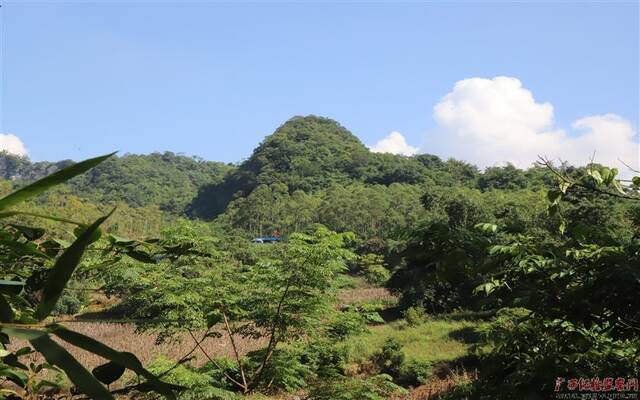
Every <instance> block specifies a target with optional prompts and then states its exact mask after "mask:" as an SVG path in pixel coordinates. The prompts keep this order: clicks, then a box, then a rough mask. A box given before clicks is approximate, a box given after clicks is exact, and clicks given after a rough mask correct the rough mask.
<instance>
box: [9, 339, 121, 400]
mask: <svg viewBox="0 0 640 400" xmlns="http://www.w3.org/2000/svg"><path fill="white" fill-rule="evenodd" d="M2 330H3V331H4V332H5V333H7V334H9V335H10V336H15V337H18V338H21V339H26V340H28V341H29V342H30V343H31V345H32V346H33V348H34V349H36V350H37V351H38V352H40V353H41V354H42V355H43V356H44V358H45V359H46V360H47V362H48V363H49V364H52V365H56V366H58V367H60V368H61V369H62V370H63V371H64V372H65V373H66V374H67V376H68V377H69V380H71V382H73V384H74V385H75V386H76V387H77V388H78V389H79V390H80V391H81V392H82V393H84V394H86V395H87V396H89V397H90V398H91V399H95V400H112V399H113V396H112V395H111V393H109V391H108V390H107V389H106V388H105V387H104V386H102V384H101V383H100V382H98V380H97V379H96V378H94V377H93V375H91V373H89V371H87V370H86V369H85V368H84V367H83V366H82V365H81V364H80V363H79V362H78V361H77V360H76V359H75V358H73V356H72V355H71V354H69V352H68V351H66V350H65V349H64V348H63V347H62V346H60V345H59V344H58V343H56V342H55V341H53V340H52V339H51V338H50V337H49V335H48V334H47V333H46V332H43V331H38V330H35V329H23V328H2Z"/></svg>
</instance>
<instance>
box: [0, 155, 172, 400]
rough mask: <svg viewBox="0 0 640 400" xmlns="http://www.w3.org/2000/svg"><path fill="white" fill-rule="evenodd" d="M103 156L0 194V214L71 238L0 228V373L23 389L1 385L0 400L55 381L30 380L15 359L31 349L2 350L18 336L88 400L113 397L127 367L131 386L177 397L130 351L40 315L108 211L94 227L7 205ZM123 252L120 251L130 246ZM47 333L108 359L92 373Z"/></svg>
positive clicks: (36, 230) (13, 226)
mask: <svg viewBox="0 0 640 400" xmlns="http://www.w3.org/2000/svg"><path fill="white" fill-rule="evenodd" d="M109 156H111V155H106V156H102V157H97V158H94V159H89V160H86V161H83V162H80V163H77V164H73V165H71V166H69V167H67V168H64V169H62V170H59V171H57V172H55V173H54V174H52V175H49V176H47V177H45V178H43V179H41V180H39V181H36V182H34V183H33V184H31V185H28V186H26V187H24V188H22V189H20V190H18V191H15V192H13V193H11V194H9V195H7V196H5V197H4V198H2V199H0V218H10V217H14V216H16V215H24V214H28V215H30V216H32V217H38V218H44V219H49V220H55V221H59V222H64V223H71V224H73V225H75V226H76V229H75V235H76V239H75V240H74V241H73V243H70V244H69V243H65V242H64V241H60V240H55V239H53V238H47V239H44V238H45V237H46V236H45V234H46V232H45V230H44V229H42V228H39V227H33V226H23V225H18V224H8V225H5V226H3V227H2V229H0V257H1V261H2V264H3V270H2V276H0V278H1V279H0V343H1V348H0V359H1V361H0V376H1V377H3V378H4V379H6V380H7V381H9V382H12V383H13V384H15V385H16V387H18V388H20V389H22V392H18V391H14V390H11V389H7V388H1V389H0V397H2V398H4V397H10V396H18V397H21V396H22V395H25V394H26V395H29V393H28V391H36V392H37V391H38V390H40V389H41V388H42V387H44V386H55V384H54V383H53V382H48V381H45V380H43V381H40V382H39V383H35V384H34V383H33V382H32V381H31V380H30V379H29V378H30V375H31V372H32V370H33V369H34V367H29V366H26V365H25V364H23V363H22V362H21V361H20V359H21V357H24V356H26V355H28V354H29V353H31V350H30V349H29V348H23V349H19V350H17V351H9V350H7V345H9V344H10V342H11V340H12V339H16V338H19V339H24V340H27V341H29V343H30V345H31V346H32V347H33V349H35V350H36V351H37V352H39V353H40V354H41V355H42V356H43V357H44V359H45V360H46V363H45V364H41V365H40V367H37V368H36V369H39V370H40V369H42V368H47V369H54V368H56V367H57V368H59V369H60V370H62V371H64V372H65V374H66V375H67V377H68V378H69V380H70V381H71V382H72V383H73V384H74V385H75V386H76V388H77V389H78V390H79V391H80V392H82V393H84V394H86V395H87V396H89V397H90V398H93V399H112V398H113V396H112V394H111V393H110V392H109V391H108V389H107V388H106V387H105V386H104V385H103V383H110V382H113V381H115V380H116V379H118V378H119V377H120V376H121V375H122V374H123V373H124V371H125V369H129V370H131V371H133V372H134V373H136V374H137V375H138V376H140V377H144V378H145V382H144V383H142V384H140V385H136V386H137V387H138V388H141V387H143V386H146V388H147V389H150V390H155V391H157V392H158V393H161V394H162V395H164V396H165V397H167V398H175V396H174V394H173V391H172V389H171V388H170V387H169V385H167V384H166V383H164V382H161V381H160V380H159V379H158V378H157V377H155V376H154V375H152V374H151V373H150V372H148V371H147V370H146V369H145V368H143V366H142V364H141V363H140V361H139V360H138V359H137V358H136V357H135V355H133V354H131V353H124V352H119V351H116V350H114V349H112V348H110V347H108V346H106V345H104V344H102V343H100V342H98V341H96V340H94V339H92V338H90V337H88V336H85V335H82V334H79V333H76V332H73V331H70V330H68V329H66V328H64V327H62V326H60V325H56V324H49V325H44V321H45V319H46V318H47V317H48V316H49V315H50V314H51V312H52V311H53V310H54V308H55V306H56V303H57V302H58V300H59V299H60V297H61V296H62V294H63V291H64V288H65V286H66V285H67V283H68V282H69V280H70V279H71V276H72V275H73V273H74V272H75V270H76V269H77V267H78V266H79V264H80V261H81V259H82V256H83V254H84V252H85V251H86V250H87V248H88V247H89V246H90V245H91V244H92V243H94V242H96V241H97V240H98V239H99V238H100V236H101V235H102V233H101V230H100V226H101V225H102V223H103V222H104V221H105V220H106V219H107V218H108V217H109V216H110V215H111V213H109V214H108V215H105V216H103V217H101V218H98V219H97V220H96V221H95V222H93V223H92V224H83V223H78V222H74V221H71V220H65V219H60V218H57V217H53V216H49V215H41V214H35V213H30V212H24V211H16V210H15V209H12V208H11V207H13V206H15V205H17V204H20V203H21V202H23V201H25V200H27V199H29V198H33V197H35V196H37V195H39V194H41V193H42V192H44V191H46V190H47V189H49V188H51V187H53V186H56V185H58V184H60V183H63V182H65V181H67V180H69V179H71V178H73V177H74V176H77V175H79V174H81V173H83V172H85V171H87V170H89V169H90V168H92V167H94V166H95V165H97V164H99V163H101V162H102V161H104V160H105V159H107V158H108V157H109ZM122 250H123V251H122V252H123V253H125V254H126V253H127V252H128V250H132V248H131V247H129V248H126V249H125V248H123V249H122ZM134 251H135V250H134ZM107 253H108V251H107ZM53 336H55V337H57V338H58V339H59V340H62V341H63V342H66V343H68V344H71V345H73V346H76V347H78V348H81V349H83V350H86V351H89V352H91V353H94V354H96V355H99V356H101V357H102V358H104V359H106V360H108V363H107V364H104V365H103V366H102V367H101V368H99V369H95V370H94V371H93V374H92V373H89V372H88V371H87V370H86V369H85V368H84V367H83V366H82V365H81V364H80V363H78V361H76V359H75V358H74V357H73V356H72V355H71V354H70V353H69V352H68V351H67V350H66V349H65V348H63V347H62V346H61V345H60V344H59V343H58V342H56V341H54V340H53V339H52V337H53ZM36 372H38V371H36ZM101 382H102V383H101Z"/></svg>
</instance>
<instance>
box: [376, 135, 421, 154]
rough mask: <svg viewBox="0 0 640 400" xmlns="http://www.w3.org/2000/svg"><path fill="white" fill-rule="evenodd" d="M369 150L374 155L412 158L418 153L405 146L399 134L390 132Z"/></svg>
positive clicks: (405, 142) (415, 149) (403, 139)
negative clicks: (384, 154)
mask: <svg viewBox="0 0 640 400" xmlns="http://www.w3.org/2000/svg"><path fill="white" fill-rule="evenodd" d="M369 148H370V149H371V151H373V152H374V153H391V154H401V155H403V156H412V155H414V154H416V153H417V152H418V148H417V147H413V146H410V145H408V144H407V141H406V140H405V138H404V136H402V134H401V133H400V132H391V133H390V134H389V135H388V136H387V137H385V138H384V139H381V140H379V141H378V143H376V144H374V145H373V146H370V147H369Z"/></svg>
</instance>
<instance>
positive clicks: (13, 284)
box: [0, 279, 24, 296]
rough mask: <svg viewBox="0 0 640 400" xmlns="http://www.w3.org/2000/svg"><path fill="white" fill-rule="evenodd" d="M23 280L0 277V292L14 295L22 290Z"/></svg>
mask: <svg viewBox="0 0 640 400" xmlns="http://www.w3.org/2000/svg"><path fill="white" fill-rule="evenodd" d="M23 287H24V282H22V281H8V280H5V279H0V293H2V294H8V295H13V296H16V295H18V294H20V292H22V288H23Z"/></svg>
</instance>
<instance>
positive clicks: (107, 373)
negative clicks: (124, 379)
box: [91, 361, 125, 385]
mask: <svg viewBox="0 0 640 400" xmlns="http://www.w3.org/2000/svg"><path fill="white" fill-rule="evenodd" d="M124 371H125V367H124V366H123V365H120V364H118V363H114V362H113V361H109V362H108V363H106V364H102V365H98V366H97V367H95V368H94V369H93V370H92V371H91V373H92V374H93V376H95V377H96V379H98V380H99V381H100V382H102V383H104V384H105V385H111V384H112V383H113V382H115V381H117V380H118V379H120V377H121V376H122V374H124Z"/></svg>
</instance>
